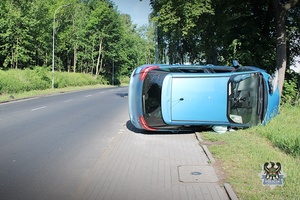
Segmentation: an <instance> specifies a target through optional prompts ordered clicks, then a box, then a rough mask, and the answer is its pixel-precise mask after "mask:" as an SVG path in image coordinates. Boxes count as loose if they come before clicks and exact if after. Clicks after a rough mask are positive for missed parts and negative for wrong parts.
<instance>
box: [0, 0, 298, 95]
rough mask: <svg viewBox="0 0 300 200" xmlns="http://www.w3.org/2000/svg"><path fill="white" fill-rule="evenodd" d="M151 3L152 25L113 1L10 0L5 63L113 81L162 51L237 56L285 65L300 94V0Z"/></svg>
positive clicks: (185, 57) (185, 58) (187, 59)
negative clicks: (298, 67) (295, 68)
mask: <svg viewBox="0 0 300 200" xmlns="http://www.w3.org/2000/svg"><path fill="white" fill-rule="evenodd" d="M132 1H134V0H132ZM135 1H137V3H139V1H141V0H135ZM144 1H145V0H144ZM149 3H150V6H151V8H152V13H151V14H150V15H149V25H148V26H146V25H145V26H142V27H137V25H135V24H133V23H132V20H131V18H130V15H128V14H122V13H120V12H119V11H118V7H117V5H115V4H114V2H113V1H111V0H48V1H44V0H2V1H1V2H0V69H1V70H9V69H27V68H29V69H33V68H35V67H37V66H40V67H43V68H46V69H48V70H49V71H50V70H51V67H52V66H54V68H55V71H62V72H78V73H89V74H92V75H96V76H102V77H104V79H107V80H111V76H112V74H116V77H117V79H120V77H128V76H129V75H130V73H131V72H132V70H133V69H134V68H135V67H137V66H139V65H142V64H147V63H155V62H156V56H157V62H159V63H169V64H175V63H190V64H214V65H231V62H232V60H233V59H237V60H238V61H239V62H240V64H241V65H252V66H257V67H260V68H263V69H266V70H267V71H268V72H270V73H272V72H273V71H275V70H276V69H278V70H279V72H280V74H281V79H282V83H281V84H282V86H281V87H283V85H284V90H283V92H282V94H285V93H288V95H289V94H290V93H293V94H290V95H292V96H293V98H294V97H296V96H298V97H299V75H298V74H295V73H292V72H291V70H290V69H289V67H290V66H291V65H293V64H295V60H294V59H295V58H296V57H297V56H299V52H300V30H299V29H300V20H299V19H300V4H299V0H251V1H248V0H241V1H238V2H237V1H234V0H226V1H224V0H150V1H149ZM53 44H54V45H53ZM54 47H55V49H54ZM53 56H54V57H53ZM53 60H54V62H53ZM283 80H285V81H283Z"/></svg>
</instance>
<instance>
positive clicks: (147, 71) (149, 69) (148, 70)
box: [140, 66, 159, 80]
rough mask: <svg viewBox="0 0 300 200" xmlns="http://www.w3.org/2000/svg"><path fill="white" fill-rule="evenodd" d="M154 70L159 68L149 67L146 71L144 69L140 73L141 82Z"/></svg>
mask: <svg viewBox="0 0 300 200" xmlns="http://www.w3.org/2000/svg"><path fill="white" fill-rule="evenodd" d="M153 69H159V67H158V66H148V67H145V68H144V69H142V71H141V73H140V80H144V79H145V78H146V76H147V74H148V73H149V72H150V71H151V70H153Z"/></svg>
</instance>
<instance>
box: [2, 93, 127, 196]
mask: <svg viewBox="0 0 300 200" xmlns="http://www.w3.org/2000/svg"><path fill="white" fill-rule="evenodd" d="M127 90H128V88H127V87H123V88H122V87H117V88H109V89H95V90H88V91H80V92H72V93H64V94H59V95H51V96H47V97H39V98H34V99H28V100H22V101H16V102H11V103H4V104H0V199H9V200H14V199H22V200H23V199H24V200H26V199H30V200H35V199H69V198H70V197H71V196H72V195H73V193H74V192H75V191H76V189H77V188H78V187H79V185H80V183H81V181H82V179H83V178H84V177H85V176H86V175H87V174H88V172H89V170H91V169H92V168H93V166H94V165H95V163H96V162H97V160H98V159H99V158H100V156H101V154H102V153H103V152H104V150H105V148H106V147H107V146H108V145H109V142H110V141H111V140H112V139H113V137H114V136H115V135H116V134H117V133H118V130H120V129H121V128H122V127H123V128H124V126H125V124H126V122H127V120H128V114H127Z"/></svg>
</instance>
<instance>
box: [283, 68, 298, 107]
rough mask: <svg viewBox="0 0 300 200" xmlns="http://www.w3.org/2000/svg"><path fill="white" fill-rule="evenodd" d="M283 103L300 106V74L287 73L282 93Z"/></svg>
mask: <svg viewBox="0 0 300 200" xmlns="http://www.w3.org/2000/svg"><path fill="white" fill-rule="evenodd" d="M281 100H282V103H287V104H292V105H293V104H299V102H300V74H298V73H295V72H287V73H286V80H285V82H284V86H283V91H282V98H281Z"/></svg>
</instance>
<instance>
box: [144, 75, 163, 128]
mask: <svg viewBox="0 0 300 200" xmlns="http://www.w3.org/2000/svg"><path fill="white" fill-rule="evenodd" d="M167 74H168V72H166V71H162V70H151V71H150V72H149V73H148V74H147V76H146V78H145V80H144V83H143V92H142V94H143V96H142V98H143V116H144V118H145V120H146V122H147V124H148V125H149V126H152V127H160V126H164V125H166V124H165V123H164V121H163V119H162V114H161V90H162V84H163V80H164V78H165V77H166V75H167Z"/></svg>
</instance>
